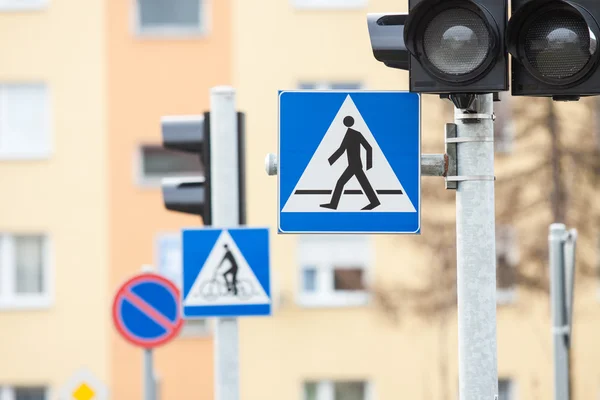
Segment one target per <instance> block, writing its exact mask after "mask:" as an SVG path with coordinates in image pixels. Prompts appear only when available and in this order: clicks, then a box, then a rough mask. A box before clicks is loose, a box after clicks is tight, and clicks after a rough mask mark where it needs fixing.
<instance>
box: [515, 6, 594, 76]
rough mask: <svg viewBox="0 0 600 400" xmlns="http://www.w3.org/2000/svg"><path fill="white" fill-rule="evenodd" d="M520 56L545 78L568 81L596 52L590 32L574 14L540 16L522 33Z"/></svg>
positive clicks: (592, 34)
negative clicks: (522, 51) (522, 44)
mask: <svg viewBox="0 0 600 400" xmlns="http://www.w3.org/2000/svg"><path fill="white" fill-rule="evenodd" d="M524 36H525V47H524V53H525V54H524V55H525V57H526V58H527V60H528V61H529V64H530V65H531V67H533V68H534V69H535V70H536V71H537V72H538V73H539V74H541V75H542V76H543V77H545V78H550V79H555V80H560V79H568V78H571V77H573V76H574V75H576V74H577V73H579V72H580V71H581V70H583V69H584V68H585V66H586V65H587V64H588V62H589V61H590V60H591V58H592V56H593V55H594V54H595V53H596V51H597V49H598V47H597V46H598V44H597V41H596V37H595V35H594V33H593V32H592V31H591V30H590V28H589V26H588V24H587V23H586V21H585V20H584V19H583V18H582V17H581V16H580V15H577V14H574V13H568V12H565V11H564V10H560V11H553V12H550V13H548V14H543V15H541V16H539V17H538V18H537V19H535V20H534V21H533V22H532V23H531V25H530V26H529V28H528V29H527V31H526V32H525V35H524Z"/></svg>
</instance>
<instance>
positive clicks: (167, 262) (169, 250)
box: [0, 233, 211, 400]
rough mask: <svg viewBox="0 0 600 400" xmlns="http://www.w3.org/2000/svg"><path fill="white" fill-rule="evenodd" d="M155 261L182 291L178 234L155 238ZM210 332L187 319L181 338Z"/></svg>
mask: <svg viewBox="0 0 600 400" xmlns="http://www.w3.org/2000/svg"><path fill="white" fill-rule="evenodd" d="M155 243H156V247H155V259H156V262H155V264H156V266H157V271H158V273H159V274H160V275H162V276H164V277H165V278H167V279H169V280H170V281H171V282H173V283H174V284H175V286H177V287H178V288H179V290H182V287H183V259H182V242H181V234H180V233H161V234H159V235H158V237H157V238H156V242H155ZM210 332H211V326H210V323H209V320H208V319H206V318H203V319H188V320H185V322H184V324H183V327H182V328H181V333H180V336H181V337H198V336H207V335H209V334H210ZM0 400H1V399H0Z"/></svg>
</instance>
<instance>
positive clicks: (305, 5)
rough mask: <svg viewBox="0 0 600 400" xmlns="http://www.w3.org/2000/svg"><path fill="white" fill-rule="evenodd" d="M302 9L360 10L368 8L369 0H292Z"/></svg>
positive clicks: (296, 6)
mask: <svg viewBox="0 0 600 400" xmlns="http://www.w3.org/2000/svg"><path fill="white" fill-rule="evenodd" d="M291 2H292V5H293V6H294V8H297V9H300V10H358V9H363V8H366V7H367V5H368V0H291Z"/></svg>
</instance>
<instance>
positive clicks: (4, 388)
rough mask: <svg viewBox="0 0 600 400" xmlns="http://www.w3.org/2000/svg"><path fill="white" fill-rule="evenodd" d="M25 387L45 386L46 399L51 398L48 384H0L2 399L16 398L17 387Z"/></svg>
mask: <svg viewBox="0 0 600 400" xmlns="http://www.w3.org/2000/svg"><path fill="white" fill-rule="evenodd" d="M19 387H23V388H43V389H44V400H50V398H51V390H50V387H48V385H0V400H16V395H15V389H16V388H19Z"/></svg>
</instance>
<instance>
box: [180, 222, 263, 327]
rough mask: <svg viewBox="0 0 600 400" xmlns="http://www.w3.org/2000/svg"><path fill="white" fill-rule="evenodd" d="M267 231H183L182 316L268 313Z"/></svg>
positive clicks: (247, 229)
mask: <svg viewBox="0 0 600 400" xmlns="http://www.w3.org/2000/svg"><path fill="white" fill-rule="evenodd" d="M269 263H270V258H269V230H268V229H265V228H236V229H186V230H184V231H183V296H182V297H183V304H182V306H183V307H182V310H183V317H184V318H185V319H194V318H205V317H223V316H229V317H238V316H251V315H270V314H271V282H270V271H269V268H270V265H269Z"/></svg>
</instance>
